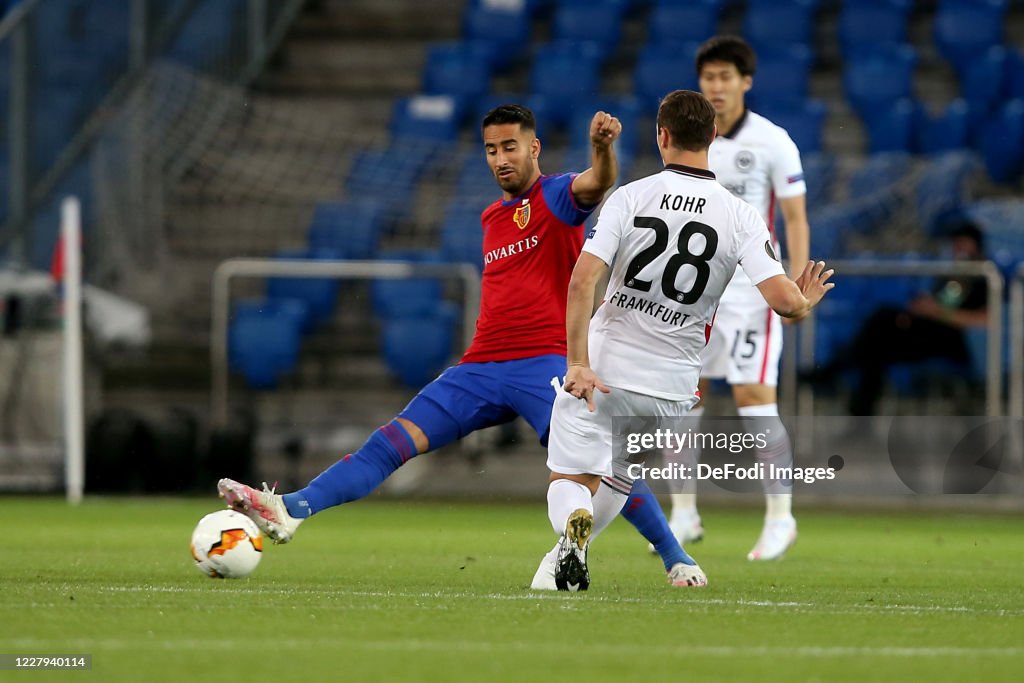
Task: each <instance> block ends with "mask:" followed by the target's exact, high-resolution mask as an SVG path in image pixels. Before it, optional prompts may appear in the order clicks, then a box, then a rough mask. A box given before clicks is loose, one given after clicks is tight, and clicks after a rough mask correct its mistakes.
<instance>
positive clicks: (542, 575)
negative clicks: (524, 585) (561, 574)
mask: <svg viewBox="0 0 1024 683" xmlns="http://www.w3.org/2000/svg"><path fill="white" fill-rule="evenodd" d="M561 545H562V542H561V541H559V542H558V543H555V547H554V548H552V549H551V550H550V551H549V552H548V554H547V555H545V556H544V557H543V559H541V561H540V566H539V567H537V573H536V574H534V575H533V582H532V583H531V584H530V590H535V591H556V590H558V586H556V585H555V565H556V564H557V563H558V548H559V547H560V546H561Z"/></svg>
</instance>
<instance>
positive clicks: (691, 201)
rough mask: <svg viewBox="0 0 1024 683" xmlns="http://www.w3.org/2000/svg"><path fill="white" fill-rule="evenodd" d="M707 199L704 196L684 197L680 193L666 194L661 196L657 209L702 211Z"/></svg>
mask: <svg viewBox="0 0 1024 683" xmlns="http://www.w3.org/2000/svg"><path fill="white" fill-rule="evenodd" d="M706 203H707V199H705V198H704V197H684V196H683V195H681V194H666V195H662V197H661V206H659V207H658V208H659V209H662V210H664V211H679V210H683V211H688V212H690V213H704V205H705V204H706Z"/></svg>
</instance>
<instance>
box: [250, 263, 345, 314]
mask: <svg viewBox="0 0 1024 683" xmlns="http://www.w3.org/2000/svg"><path fill="white" fill-rule="evenodd" d="M274 258H275V259H336V258H339V254H338V252H336V251H334V250H333V249H283V250H281V251H278V252H276V253H275V254H274ZM267 297H268V298H271V299H295V300H298V301H301V302H303V303H304V304H306V317H305V318H304V319H303V320H302V324H301V326H300V329H301V330H302V331H303V332H309V331H311V330H312V329H313V328H314V327H315V326H316V324H317V323H319V322H322V321H324V320H326V319H328V318H330V317H331V316H332V315H333V314H334V308H335V307H336V306H337V304H338V280H337V279H335V278H313V277H270V278H267Z"/></svg>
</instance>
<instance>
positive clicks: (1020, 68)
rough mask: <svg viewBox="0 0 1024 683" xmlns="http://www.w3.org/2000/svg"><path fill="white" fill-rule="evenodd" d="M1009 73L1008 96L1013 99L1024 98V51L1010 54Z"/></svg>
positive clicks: (1015, 51)
mask: <svg viewBox="0 0 1024 683" xmlns="http://www.w3.org/2000/svg"><path fill="white" fill-rule="evenodd" d="M1007 71H1008V78H1007V83H1006V96H1007V97H1009V98H1011V99H1016V98H1018V97H1019V98H1024V51H1022V50H1014V51H1012V52H1011V53H1010V56H1009V59H1008V65H1007Z"/></svg>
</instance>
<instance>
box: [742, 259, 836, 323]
mask: <svg viewBox="0 0 1024 683" xmlns="http://www.w3.org/2000/svg"><path fill="white" fill-rule="evenodd" d="M834 272H835V271H834V270H832V269H829V270H825V262H824V261H817V262H815V261H808V262H807V265H806V266H805V267H804V271H803V273H801V274H800V277H798V278H797V279H796V280H790V279H789V278H788V277H786V276H785V275H776V276H774V277H770V278H768V279H767V280H763V281H762V282H760V283H758V285H757V288H758V289H759V290H760V291H761V296H763V297H764V300H765V301H767V302H768V305H769V306H771V307H772V310H774V311H775V312H776V313H778V314H779V315H781V316H782V317H783V318H790V319H792V320H800V319H802V318H804V317H805V316H806V315H807V314H808V313H810V312H811V309H812V308H814V307H815V306H817V305H818V302H819V301H821V299H822V298H823V297H824V296H825V294H826V293H828V291H829V290H830V289H832V288H833V287H835V283H832V282H829V281H828V279H829V278H830V277H832V274H833V273H834Z"/></svg>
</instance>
